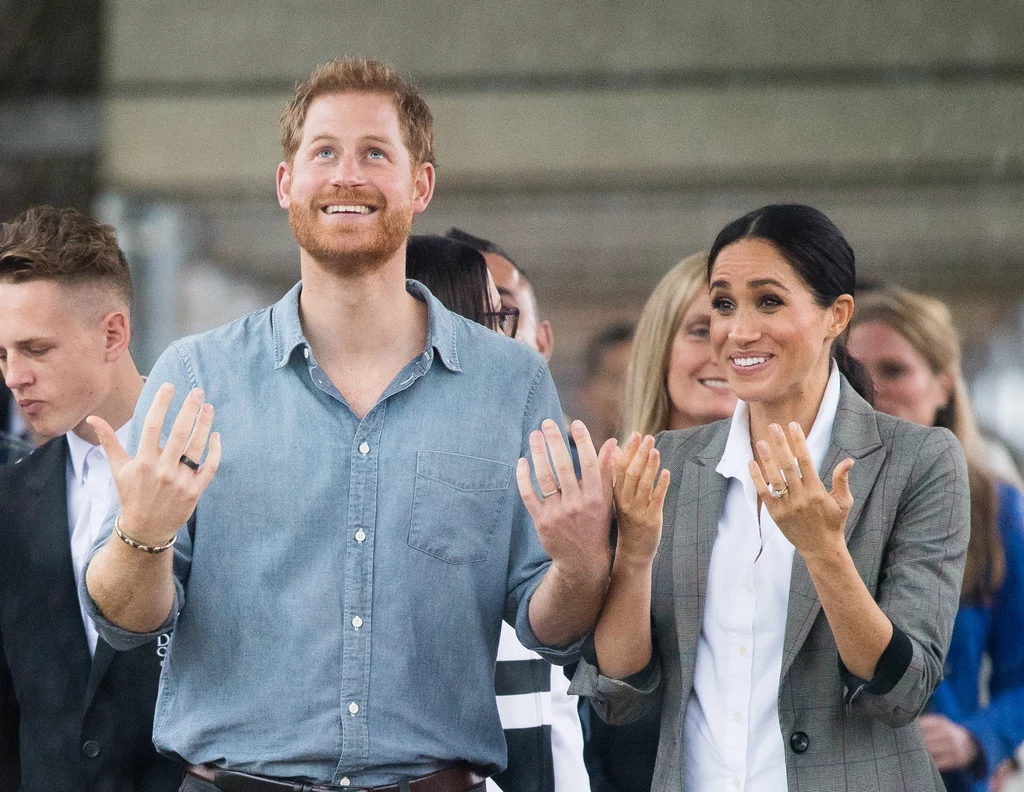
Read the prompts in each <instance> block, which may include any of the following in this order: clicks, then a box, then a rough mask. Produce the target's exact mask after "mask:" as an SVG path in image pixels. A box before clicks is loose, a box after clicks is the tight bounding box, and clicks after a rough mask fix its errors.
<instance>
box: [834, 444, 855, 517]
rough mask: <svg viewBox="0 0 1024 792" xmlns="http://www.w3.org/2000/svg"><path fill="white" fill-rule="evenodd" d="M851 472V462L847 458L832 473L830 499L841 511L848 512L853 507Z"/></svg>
mask: <svg viewBox="0 0 1024 792" xmlns="http://www.w3.org/2000/svg"><path fill="white" fill-rule="evenodd" d="M851 470H853V460H852V459H850V458H849V457H847V458H846V459H844V460H843V461H842V462H840V463H839V464H838V465H836V469H835V471H833V473H832V497H833V498H835V501H836V503H838V504H839V507H840V508H841V509H842V510H843V511H849V510H850V509H851V508H852V507H853V493H852V492H850V471H851Z"/></svg>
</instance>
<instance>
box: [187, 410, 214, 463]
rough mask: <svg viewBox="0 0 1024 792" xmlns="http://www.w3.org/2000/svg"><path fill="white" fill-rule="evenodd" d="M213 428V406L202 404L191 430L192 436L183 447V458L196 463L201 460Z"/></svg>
mask: <svg viewBox="0 0 1024 792" xmlns="http://www.w3.org/2000/svg"><path fill="white" fill-rule="evenodd" d="M212 426H213V405H212V404H204V405H203V406H202V407H200V408H199V417H198V418H196V425H195V427H194V428H193V429H192V436H191V437H189V439H188V443H187V444H186V446H185V456H187V457H188V458H189V459H192V460H193V461H195V462H198V461H199V460H201V459H202V458H203V453H204V452H205V451H206V441H207V440H208V439H209V437H210V429H211V427H212Z"/></svg>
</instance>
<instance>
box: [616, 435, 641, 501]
mask: <svg viewBox="0 0 1024 792" xmlns="http://www.w3.org/2000/svg"><path fill="white" fill-rule="evenodd" d="M642 444H643V438H642V437H641V436H640V433H639V432H633V433H632V434H631V435H630V436H629V439H628V440H627V441H626V447H625V448H624V449H623V450H622V453H621V454H619V455H618V456H617V458H616V460H615V498H616V500H618V501H620V502H621V501H623V500H632V499H633V494H634V493H635V492H636V481H635V477H636V475H638V472H637V471H636V469H635V468H634V467H633V463H634V462H635V461H636V458H637V455H638V454H639V453H640V446H641V445H642ZM631 469H632V470H634V478H633V479H632V480H631V479H630V478H629V475H630V470H631Z"/></svg>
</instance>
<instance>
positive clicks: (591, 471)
mask: <svg viewBox="0 0 1024 792" xmlns="http://www.w3.org/2000/svg"><path fill="white" fill-rule="evenodd" d="M569 430H570V431H571V432H572V437H573V440H575V441H576V452H577V455H578V456H579V460H580V474H581V478H580V480H581V481H582V483H583V486H584V487H587V488H589V487H599V486H601V473H602V471H601V463H600V460H599V455H598V453H597V451H596V450H595V449H594V441H593V440H592V439H591V437H590V432H589V430H588V429H587V427H586V424H584V423H583V421H573V422H572V424H571V425H570V427H569ZM602 450H603V447H602ZM569 461H570V462H571V461H572V460H571V458H570V460H569ZM574 473H575V471H574Z"/></svg>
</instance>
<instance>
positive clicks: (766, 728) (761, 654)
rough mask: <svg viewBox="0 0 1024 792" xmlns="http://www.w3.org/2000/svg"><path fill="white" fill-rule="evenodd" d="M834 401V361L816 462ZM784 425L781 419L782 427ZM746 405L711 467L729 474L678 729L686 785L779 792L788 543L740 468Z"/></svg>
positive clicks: (812, 444)
mask: <svg viewBox="0 0 1024 792" xmlns="http://www.w3.org/2000/svg"><path fill="white" fill-rule="evenodd" d="M838 406H839V372H838V370H837V369H836V366H835V364H833V366H832V373H831V376H830V377H829V381H828V385H827V386H826V388H825V395H824V398H823V399H822V401H821V406H820V407H819V408H818V415H817V417H816V418H815V419H814V425H813V427H812V428H811V432H810V434H809V435H808V437H807V444H808V447H809V448H810V452H811V457H812V458H813V460H814V465H815V468H816V469H818V471H819V475H820V474H821V465H822V462H823V460H824V457H825V454H826V453H827V452H828V446H829V440H830V438H831V436H832V425H833V423H834V422H835V417H836V410H837V409H838ZM783 430H784V431H786V427H783ZM752 458H753V454H752V452H751V448H750V421H749V411H748V408H747V404H746V403H745V402H742V401H740V402H738V403H737V404H736V410H735V412H734V413H733V417H732V427H731V429H730V430H729V438H728V440H727V442H726V446H725V453H724V454H722V459H721V461H720V462H719V463H718V467H717V468H716V469H715V470H716V471H717V472H718V473H720V474H721V475H722V476H725V477H726V478H728V479H729V484H728V490H727V492H726V499H725V508H724V510H723V511H722V517H721V519H720V520H719V523H718V535H717V537H716V538H715V544H714V547H713V548H712V551H711V561H710V567H709V569H708V582H707V593H706V600H705V605H704V621H703V623H702V625H701V633H700V637H699V639H698V642H697V660H696V666H695V669H694V679H693V690H692V692H691V693H690V698H689V701H688V703H687V707H686V720H685V725H684V727H683V743H684V744H683V762H684V767H685V774H686V789H687V792H705V791H706V792H735V791H736V790H745V792H785V790H786V789H787V788H788V786H787V780H786V753H785V745H784V742H783V736H782V729H781V727H780V726H779V701H778V697H779V681H780V676H781V673H782V648H783V641H784V639H785V635H786V610H787V607H788V605H789V582H790V575H791V573H792V568H793V553H794V548H793V545H792V544H790V542H789V540H788V539H786V537H785V536H784V535H783V534H782V532H781V531H780V530H779V527H778V526H777V525H776V524H775V521H774V520H772V518H771V516H770V515H769V514H768V510H767V509H765V508H764V506H762V507H761V512H760V515H758V513H757V490H756V489H755V488H754V482H753V480H752V479H751V478H750V473H749V472H748V470H747V463H748V462H749V461H750V460H751V459H752Z"/></svg>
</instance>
